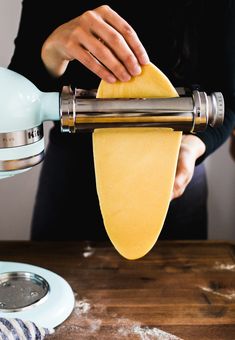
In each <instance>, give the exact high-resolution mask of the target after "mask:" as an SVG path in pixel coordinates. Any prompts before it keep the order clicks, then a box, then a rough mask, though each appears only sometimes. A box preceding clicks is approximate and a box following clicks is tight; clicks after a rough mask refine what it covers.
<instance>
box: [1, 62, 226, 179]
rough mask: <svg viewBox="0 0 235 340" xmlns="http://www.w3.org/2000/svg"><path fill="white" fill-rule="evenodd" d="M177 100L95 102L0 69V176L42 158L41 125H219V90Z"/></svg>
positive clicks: (88, 95) (91, 96) (91, 95)
mask: <svg viewBox="0 0 235 340" xmlns="http://www.w3.org/2000/svg"><path fill="white" fill-rule="evenodd" d="M178 92H179V94H182V96H180V97H178V98H170V99H168V98H165V99H157V98H148V99H143V98H141V99H131V98H130V99H96V98H95V91H87V90H79V89H75V91H74V92H73V91H72V90H71V88H70V87H68V86H65V87H64V88H63V91H62V93H61V94H60V93H57V92H48V93H45V92H41V91H40V90H39V89H38V88H37V87H36V86H35V85H34V84H32V82H30V81H29V80H28V79H26V78H25V77H23V76H22V75H20V74H18V73H16V72H13V71H11V70H9V69H7V68H2V67H0V103H1V112H0V178H5V177H9V176H13V175H15V174H18V173H21V172H24V171H26V170H28V169H30V168H31V167H33V166H34V165H36V164H38V163H40V162H41V161H42V160H43V155H44V138H43V122H45V121H58V120H60V122H61V131H62V132H76V131H79V130H93V129H94V128H98V127H107V128H108V127H120V126H121V127H124V126H152V127H153V126H158V127H171V128H173V129H175V130H181V131H184V132H194V131H203V130H204V129H205V128H206V127H207V125H210V126H218V125H220V124H222V123H223V118H224V100H223V95H222V93H220V92H213V93H212V94H211V95H207V94H206V93H205V92H199V91H193V92H192V93H190V95H186V93H185V91H184V90H183V89H182V88H179V89H178Z"/></svg>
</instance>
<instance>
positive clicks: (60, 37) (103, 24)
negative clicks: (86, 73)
mask: <svg viewBox="0 0 235 340" xmlns="http://www.w3.org/2000/svg"><path fill="white" fill-rule="evenodd" d="M41 57H42V60H43V62H44V64H45V66H46V68H47V69H48V71H49V72H50V73H51V74H53V75H54V76H56V77H59V76H61V75H62V74H63V73H64V72H65V70H66V68H67V66H68V63H69V61H71V60H74V59H76V60H78V61H79V62H81V63H82V64H83V65H85V66H86V67H87V68H88V69H89V70H91V71H92V72H94V73H95V74H96V75H97V76H99V77H100V78H102V79H104V80H106V81H107V82H110V83H113V82H115V81H116V80H117V79H119V80H121V81H128V80H130V79H131V76H136V75H138V74H140V73H141V68H140V65H144V64H147V63H149V58H148V55H147V53H146V51H145V49H144V47H143V45H142V44H141V42H140V40H139V38H138V36H137V34H136V32H135V31H134V30H133V28H132V27H131V26H130V25H129V24H128V23H127V22H126V21H125V20H124V19H123V18H121V17H120V16H119V15H118V14H117V13H116V12H115V11H113V10H112V9H111V8H110V7H109V6H107V5H103V6H100V7H98V8H96V9H94V10H89V11H87V12H85V13H83V14H82V15H80V16H78V17H77V18H75V19H73V20H71V21H69V22H67V23H65V24H63V25H61V26H59V27H58V28H57V29H55V31H53V32H52V34H51V35H50V36H49V37H48V38H47V39H46V41H45V42H44V44H43V46H42V52H41Z"/></svg>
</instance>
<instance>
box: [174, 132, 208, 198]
mask: <svg viewBox="0 0 235 340" xmlns="http://www.w3.org/2000/svg"><path fill="white" fill-rule="evenodd" d="M205 149H206V147H205V144H204V143H203V142H202V141H201V139H200V138H198V137H197V136H194V135H183V136H182V140H181V145H180V151H179V157H178V164H177V169H176V176H175V182H174V187H173V192H172V199H174V198H177V197H179V196H181V195H182V194H183V193H184V190H185V189H186V187H187V185H188V184H189V182H190V181H191V179H192V177H193V173H194V168H195V162H196V160H197V159H198V158H199V157H200V156H201V155H203V153H204V152H205Z"/></svg>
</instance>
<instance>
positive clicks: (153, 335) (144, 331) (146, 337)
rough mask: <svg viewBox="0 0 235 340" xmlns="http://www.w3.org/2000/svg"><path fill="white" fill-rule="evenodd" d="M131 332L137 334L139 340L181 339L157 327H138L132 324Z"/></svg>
mask: <svg viewBox="0 0 235 340" xmlns="http://www.w3.org/2000/svg"><path fill="white" fill-rule="evenodd" d="M131 333H134V334H138V335H139V336H140V339H141V340H150V339H157V340H182V339H180V338H178V337H177V336H175V335H172V334H170V333H167V332H164V331H162V330H161V329H159V328H156V327H154V328H149V327H140V326H134V327H132V328H131Z"/></svg>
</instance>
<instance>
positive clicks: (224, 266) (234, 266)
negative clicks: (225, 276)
mask: <svg viewBox="0 0 235 340" xmlns="http://www.w3.org/2000/svg"><path fill="white" fill-rule="evenodd" d="M214 269H216V270H231V271H235V264H225V263H220V262H215V265H214Z"/></svg>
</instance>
